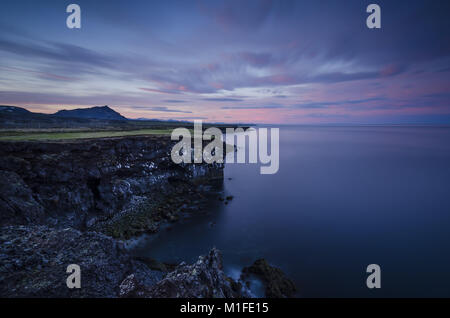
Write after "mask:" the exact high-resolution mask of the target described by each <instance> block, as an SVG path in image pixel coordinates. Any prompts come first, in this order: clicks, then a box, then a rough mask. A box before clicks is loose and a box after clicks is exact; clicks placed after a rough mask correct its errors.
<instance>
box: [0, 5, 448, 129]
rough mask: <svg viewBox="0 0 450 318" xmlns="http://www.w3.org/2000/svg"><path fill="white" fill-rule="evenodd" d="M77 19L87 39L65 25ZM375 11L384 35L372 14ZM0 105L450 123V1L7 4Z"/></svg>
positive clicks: (263, 119) (286, 120) (1, 26)
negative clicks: (77, 12)
mask: <svg viewBox="0 0 450 318" xmlns="http://www.w3.org/2000/svg"><path fill="white" fill-rule="evenodd" d="M70 3H76V4H79V5H80V7H81V16H82V20H81V23H82V28H81V29H79V30H76V29H68V28H67V27H66V18H67V16H68V13H66V7H67V5H68V4H70ZM370 3H377V4H379V5H380V7H381V21H382V22H381V24H382V28H381V29H368V28H367V27H366V18H367V16H368V13H366V7H367V5H368V4H370ZM0 6H1V10H0V104H3V105H15V106H22V107H26V108H27V109H29V110H31V111H37V112H45V113H52V112H55V111H57V110H58V109H63V108H64V109H72V108H79V107H90V106H97V105H109V106H110V107H112V108H114V109H115V110H117V111H119V112H120V113H121V114H123V115H124V116H127V117H129V118H139V117H146V118H160V119H186V120H193V119H203V120H207V121H214V122H254V123H274V124H280V123H282V124H309V123H311V124H315V123H370V124H372V123H380V124H383V123H450V18H449V15H450V1H436V0H433V1H400V0H399V1H397V0H396V1H378V0H372V1H362V0H357V1H288V0H282V1H266V0H260V1H249V0H246V1H242V0H241V1H211V0H205V1H200V0H198V1H189V0H183V1H114V0H108V1H101V0H95V1H85V0H71V1H63V0H59V1H57V0H55V1H37V0H30V1H25V0H14V1H10V0H2V2H1V5H0Z"/></svg>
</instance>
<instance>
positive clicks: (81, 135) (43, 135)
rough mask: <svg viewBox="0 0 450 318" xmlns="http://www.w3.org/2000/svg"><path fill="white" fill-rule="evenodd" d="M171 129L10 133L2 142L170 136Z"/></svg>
mask: <svg viewBox="0 0 450 318" xmlns="http://www.w3.org/2000/svg"><path fill="white" fill-rule="evenodd" d="M171 132H172V130H171V129H139V130H128V131H127V130H125V131H84V132H34V133H29V132H8V133H4V134H2V133H0V141H27V140H69V139H87V138H107V137H122V136H141V135H170V134H171Z"/></svg>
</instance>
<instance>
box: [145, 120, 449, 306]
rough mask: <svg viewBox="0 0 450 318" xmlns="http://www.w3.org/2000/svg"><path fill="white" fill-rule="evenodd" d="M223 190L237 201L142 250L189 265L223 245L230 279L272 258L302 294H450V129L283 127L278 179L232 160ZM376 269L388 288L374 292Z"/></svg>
mask: <svg viewBox="0 0 450 318" xmlns="http://www.w3.org/2000/svg"><path fill="white" fill-rule="evenodd" d="M229 178H230V179H229ZM224 191H225V195H233V196H234V199H233V201H232V202H231V203H230V204H228V205H224V204H223V203H220V204H217V206H216V207H214V208H212V209H213V210H214V211H211V213H210V214H208V215H203V216H198V217H195V218H193V219H191V220H189V221H186V222H182V223H179V224H176V225H174V226H173V229H172V230H171V231H167V232H166V231H163V232H161V233H160V234H159V235H158V236H157V237H155V238H154V239H153V240H152V241H150V242H148V243H147V244H146V245H145V246H142V247H141V249H140V253H145V254H147V255H149V256H152V257H154V258H157V259H160V260H164V261H181V260H184V261H188V262H190V261H193V260H195V259H196V258H197V256H198V255H201V254H204V253H205V252H206V251H207V250H208V249H210V248H211V247H213V246H216V247H217V248H219V249H220V250H222V252H223V256H224V262H225V270H226V272H227V273H228V274H230V275H233V276H236V275H238V274H239V269H240V268H242V267H243V266H247V265H250V264H251V263H252V262H253V261H254V260H255V259H257V258H261V257H263V258H266V259H267V260H268V261H269V262H270V263H271V264H273V265H275V266H278V267H280V268H281V269H283V270H284V271H285V273H286V274H287V275H288V276H289V277H290V278H291V279H293V280H294V281H295V283H296V285H297V287H298V289H299V294H298V296H300V297H337V296H339V297H347V296H354V297H370V296H377V297H393V296H401V297H407V296H411V297H415V296H425V297H428V296H447V297H449V296H450V129H449V128H437V127H435V128H432V127H285V128H281V130H280V170H279V172H278V173H277V174H275V175H260V174H259V165H245V164H229V165H227V166H226V168H225V181H224ZM211 222H213V223H214V224H215V225H214V226H211ZM372 263H376V264H379V265H380V266H381V285H382V288H381V289H379V290H369V289H368V288H367V287H366V283H365V282H366V277H367V274H366V267H367V265H368V264H372Z"/></svg>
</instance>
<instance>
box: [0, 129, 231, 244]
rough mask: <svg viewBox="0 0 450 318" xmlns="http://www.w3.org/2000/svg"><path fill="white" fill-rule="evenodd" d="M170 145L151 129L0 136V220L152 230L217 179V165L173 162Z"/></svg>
mask: <svg viewBox="0 0 450 318" xmlns="http://www.w3.org/2000/svg"><path fill="white" fill-rule="evenodd" d="M172 145H173V143H172V142H171V141H170V139H169V138H166V137H157V136H154V137H128V138H110V139H95V140H83V141H72V142H3V143H0V209H1V211H2V213H1V215H0V224H1V225H12V224H28V223H30V222H31V223H33V224H51V225H52V226H54V227H67V226H70V227H73V228H75V229H79V230H87V229H95V230H97V231H101V232H104V233H105V234H108V235H111V236H113V237H117V238H129V237H131V236H136V235H138V234H140V233H142V232H145V231H155V230H156V229H157V226H158V224H159V222H160V221H164V220H172V221H173V220H176V218H177V217H178V214H179V212H182V210H189V209H190V208H194V209H195V208H198V206H197V205H196V203H199V202H200V201H201V199H202V197H203V196H202V191H203V190H204V188H205V182H206V183H208V182H209V181H212V180H218V181H219V182H220V180H221V179H223V171H222V169H223V165H221V164H213V165H209V164H195V165H194V164H192V165H177V164H174V163H173V162H172V160H171V158H170V150H171V148H172ZM130 222H131V223H132V224H128V223H130ZM126 227H128V229H126Z"/></svg>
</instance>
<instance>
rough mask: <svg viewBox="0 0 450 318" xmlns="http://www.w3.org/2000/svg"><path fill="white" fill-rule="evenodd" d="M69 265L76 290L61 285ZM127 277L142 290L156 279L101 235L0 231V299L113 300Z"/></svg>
mask: <svg viewBox="0 0 450 318" xmlns="http://www.w3.org/2000/svg"><path fill="white" fill-rule="evenodd" d="M69 264H78V265H79V266H80V268H81V288H80V289H69V288H68V287H67V286H66V278H67V276H68V275H69V274H67V273H66V269H67V266H68V265H69ZM132 272H133V273H136V274H135V275H136V276H137V277H139V278H140V281H141V283H142V284H143V285H148V286H150V285H154V284H155V283H156V282H157V281H158V280H159V279H161V276H162V275H161V273H160V272H156V271H152V270H150V269H148V268H147V267H146V266H145V265H143V264H142V263H140V262H138V261H135V260H133V259H132V258H131V257H130V256H129V255H128V254H127V252H126V251H124V250H123V248H122V247H121V244H120V243H119V242H117V241H115V240H113V239H111V238H109V237H106V236H105V235H102V234H98V233H94V232H84V233H82V232H80V231H77V230H74V229H70V228H67V229H52V228H49V227H47V226H7V227H3V228H2V229H1V234H0V296H1V297H116V296H117V295H118V291H119V285H120V282H121V281H122V280H123V279H124V278H125V277H126V276H127V275H129V274H130V273H132Z"/></svg>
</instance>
